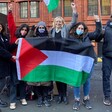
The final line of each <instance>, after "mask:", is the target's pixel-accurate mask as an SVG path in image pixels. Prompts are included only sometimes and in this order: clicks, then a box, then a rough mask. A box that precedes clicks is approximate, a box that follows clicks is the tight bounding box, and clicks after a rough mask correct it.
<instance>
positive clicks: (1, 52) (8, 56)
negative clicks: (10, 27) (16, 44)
mask: <svg viewBox="0 0 112 112" xmlns="http://www.w3.org/2000/svg"><path fill="white" fill-rule="evenodd" d="M0 57H1V58H3V59H6V60H11V59H12V57H13V55H12V54H11V53H10V52H9V51H7V50H6V49H4V48H3V47H1V46H0Z"/></svg>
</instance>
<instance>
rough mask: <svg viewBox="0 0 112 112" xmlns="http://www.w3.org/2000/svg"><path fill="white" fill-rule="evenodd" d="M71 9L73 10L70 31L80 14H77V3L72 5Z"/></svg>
mask: <svg viewBox="0 0 112 112" xmlns="http://www.w3.org/2000/svg"><path fill="white" fill-rule="evenodd" d="M71 8H72V11H73V12H72V20H71V22H70V23H69V24H68V25H67V27H68V30H70V29H71V27H72V26H73V25H74V24H76V23H77V18H78V14H77V9H76V4H75V3H73V2H72V3H71Z"/></svg>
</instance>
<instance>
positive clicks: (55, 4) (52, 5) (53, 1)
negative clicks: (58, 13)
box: [48, 0, 59, 12]
mask: <svg viewBox="0 0 112 112" xmlns="http://www.w3.org/2000/svg"><path fill="white" fill-rule="evenodd" d="M58 2H59V0H50V3H49V5H48V11H49V12H51V11H52V10H54V9H55V8H57V7H58Z"/></svg>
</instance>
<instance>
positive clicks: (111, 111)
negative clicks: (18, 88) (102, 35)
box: [1, 62, 112, 112]
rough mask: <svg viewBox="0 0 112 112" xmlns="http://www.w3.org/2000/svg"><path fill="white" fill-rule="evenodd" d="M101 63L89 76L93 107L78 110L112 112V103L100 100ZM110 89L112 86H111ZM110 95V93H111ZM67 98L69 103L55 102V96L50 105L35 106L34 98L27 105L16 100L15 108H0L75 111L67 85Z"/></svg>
mask: <svg viewBox="0 0 112 112" xmlns="http://www.w3.org/2000/svg"><path fill="white" fill-rule="evenodd" d="M101 67H102V63H101V62H100V63H99V62H98V63H97V64H95V67H94V71H93V75H92V78H91V92H90V97H91V103H92V106H93V108H92V109H91V110H87V109H86V108H85V107H84V106H83V105H81V107H80V110H79V111H78V112H112V105H111V106H105V105H104V104H103V102H102V100H103V92H102V71H101ZM111 85H112V77H111ZM111 89H112V87H111ZM111 96H112V94H111ZM68 98H69V104H68V105H64V104H56V101H55V98H54V100H53V101H52V102H51V103H52V106H51V107H45V106H42V107H37V105H36V100H33V101H28V105H27V106H22V105H21V104H20V102H19V101H18V102H17V108H16V109H15V110H10V109H9V107H7V108H1V109H2V112H75V111H74V110H73V109H72V105H73V103H74V97H73V87H71V86H68ZM82 98H83V94H82V88H81V99H82ZM2 99H4V100H6V101H7V102H9V97H7V96H5V95H4V96H2Z"/></svg>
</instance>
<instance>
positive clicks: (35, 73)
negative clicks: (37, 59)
mask: <svg viewBox="0 0 112 112" xmlns="http://www.w3.org/2000/svg"><path fill="white" fill-rule="evenodd" d="M54 74H56V75H54ZM88 75H89V74H88V73H85V72H78V71H75V70H71V69H68V68H65V67H61V66H50V65H49V66H43V65H42V66H38V67H36V68H35V69H34V70H32V71H31V72H30V73H29V74H27V75H26V76H25V77H24V78H23V79H22V80H24V81H28V82H44V81H51V80H52V81H60V82H64V83H67V84H69V85H72V86H76V87H79V86H80V85H81V84H84V83H85V81H86V79H87V78H88Z"/></svg>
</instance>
